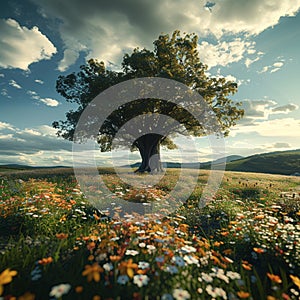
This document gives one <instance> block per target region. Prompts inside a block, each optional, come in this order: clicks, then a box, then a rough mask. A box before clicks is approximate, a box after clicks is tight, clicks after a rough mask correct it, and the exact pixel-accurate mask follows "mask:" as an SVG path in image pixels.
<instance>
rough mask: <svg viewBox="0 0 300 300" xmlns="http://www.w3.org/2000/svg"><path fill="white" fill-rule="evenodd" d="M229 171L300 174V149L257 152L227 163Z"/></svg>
mask: <svg viewBox="0 0 300 300" xmlns="http://www.w3.org/2000/svg"><path fill="white" fill-rule="evenodd" d="M226 170H228V171H241V172H255V173H271V174H282V175H293V174H295V175H297V174H299V175H300V149H298V150H291V151H278V152H270V153H263V154H256V155H252V156H248V157H245V158H241V159H238V160H234V161H231V162H229V163H227V164H226Z"/></svg>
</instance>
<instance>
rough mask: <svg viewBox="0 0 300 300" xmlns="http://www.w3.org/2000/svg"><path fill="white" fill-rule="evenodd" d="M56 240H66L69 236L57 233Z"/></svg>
mask: <svg viewBox="0 0 300 300" xmlns="http://www.w3.org/2000/svg"><path fill="white" fill-rule="evenodd" d="M55 236H56V238H58V239H59V240H64V239H66V238H67V237H68V236H69V235H68V234H67V233H57V234H56V235H55Z"/></svg>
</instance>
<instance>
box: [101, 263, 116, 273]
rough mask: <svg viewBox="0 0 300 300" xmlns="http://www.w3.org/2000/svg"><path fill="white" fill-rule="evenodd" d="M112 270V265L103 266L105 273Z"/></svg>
mask: <svg viewBox="0 0 300 300" xmlns="http://www.w3.org/2000/svg"><path fill="white" fill-rule="evenodd" d="M113 268H114V267H113V265H112V263H106V264H104V265H103V269H104V270H105V271H107V272H109V271H111V270H112V269H113Z"/></svg>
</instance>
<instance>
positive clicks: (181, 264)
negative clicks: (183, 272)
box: [172, 256, 185, 267]
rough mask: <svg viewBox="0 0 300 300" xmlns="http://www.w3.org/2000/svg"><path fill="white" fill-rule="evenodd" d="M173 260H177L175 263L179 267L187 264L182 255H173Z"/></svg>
mask: <svg viewBox="0 0 300 300" xmlns="http://www.w3.org/2000/svg"><path fill="white" fill-rule="evenodd" d="M172 262H175V264H176V265H177V266H178V267H184V266H185V261H184V260H183V258H182V257H181V256H173V257H172Z"/></svg>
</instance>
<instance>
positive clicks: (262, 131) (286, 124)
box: [230, 118, 300, 140]
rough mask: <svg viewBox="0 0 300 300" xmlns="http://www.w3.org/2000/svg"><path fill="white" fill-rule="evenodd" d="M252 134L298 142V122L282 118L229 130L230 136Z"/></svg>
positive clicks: (299, 129)
mask: <svg viewBox="0 0 300 300" xmlns="http://www.w3.org/2000/svg"><path fill="white" fill-rule="evenodd" d="M247 133H254V134H257V135H259V136H263V137H276V138H279V137H289V138H295V139H297V140H299V138H300V120H297V119H294V118H282V119H274V120H265V121H255V122H253V123H251V124H250V125H247V126H241V125H238V126H236V127H233V128H232V130H231V134H230V135H231V136H236V135H237V134H247Z"/></svg>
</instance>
